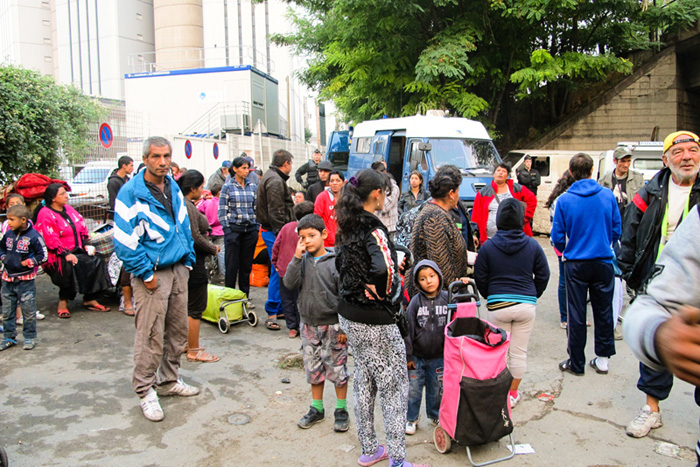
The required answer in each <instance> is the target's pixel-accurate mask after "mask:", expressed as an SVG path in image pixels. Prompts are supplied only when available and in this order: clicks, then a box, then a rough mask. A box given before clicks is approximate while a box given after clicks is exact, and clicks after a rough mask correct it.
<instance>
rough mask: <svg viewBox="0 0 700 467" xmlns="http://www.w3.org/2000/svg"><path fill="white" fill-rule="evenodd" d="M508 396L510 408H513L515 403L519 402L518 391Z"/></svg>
mask: <svg viewBox="0 0 700 467" xmlns="http://www.w3.org/2000/svg"><path fill="white" fill-rule="evenodd" d="M508 397H509V398H510V408H511V410H512V409H514V408H515V406H516V405H518V402H520V393H518V395H517V396H516V397H513V396H511V395H508Z"/></svg>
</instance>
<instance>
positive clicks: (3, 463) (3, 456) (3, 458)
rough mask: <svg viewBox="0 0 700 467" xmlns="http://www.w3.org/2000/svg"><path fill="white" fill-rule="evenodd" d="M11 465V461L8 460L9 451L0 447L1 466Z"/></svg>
mask: <svg viewBox="0 0 700 467" xmlns="http://www.w3.org/2000/svg"><path fill="white" fill-rule="evenodd" d="M8 465H10V461H9V460H7V452H5V448H0V467H7V466H8Z"/></svg>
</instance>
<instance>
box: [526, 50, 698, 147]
mask: <svg viewBox="0 0 700 467" xmlns="http://www.w3.org/2000/svg"><path fill="white" fill-rule="evenodd" d="M677 76H678V75H677V73H676V54H675V51H674V49H673V48H669V49H667V50H666V51H664V52H662V53H660V54H659V55H658V56H657V57H656V58H655V59H653V60H652V61H651V63H648V64H646V65H643V66H642V67H640V68H639V69H638V70H636V71H635V72H634V74H633V75H631V76H629V77H627V78H626V79H624V80H623V81H622V82H621V83H619V84H618V85H616V86H614V87H613V88H612V89H611V90H609V91H608V92H606V93H605V94H604V95H603V96H601V97H600V98H598V99H597V100H595V101H594V102H592V103H591V104H589V105H588V106H586V107H585V108H584V109H582V110H581V111H579V112H577V113H576V114H574V115H572V117H570V118H569V119H568V120H567V121H566V122H564V123H562V125H560V126H559V127H557V128H555V129H554V130H552V131H551V132H550V133H548V134H546V135H545V136H544V137H543V138H541V139H540V140H539V141H537V142H535V144H533V147H536V148H537V149H553V150H572V151H575V150H579V149H581V148H588V149H594V150H600V151H603V150H607V149H612V148H615V146H616V144H617V142H618V141H649V140H650V139H651V137H652V133H653V132H654V129H655V128H656V127H658V132H657V134H658V138H657V139H660V140H663V138H664V136H665V135H667V134H668V133H671V132H673V131H676V130H677V128H678V127H679V120H680V118H679V114H682V113H683V112H682V110H683V109H685V108H686V107H688V110H687V111H686V112H685V114H686V115H688V114H692V112H691V111H690V110H689V109H690V107H689V106H686V104H687V99H684V100H683V101H682V100H680V98H681V97H682V96H683V94H684V91H682V90H681V86H680V85H679V80H678V78H677ZM679 111H681V112H679ZM691 120H693V119H692V118H691V117H690V116H686V118H685V121H691Z"/></svg>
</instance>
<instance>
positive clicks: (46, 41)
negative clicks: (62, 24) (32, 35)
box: [44, 37, 51, 45]
mask: <svg viewBox="0 0 700 467" xmlns="http://www.w3.org/2000/svg"><path fill="white" fill-rule="evenodd" d="M44 44H48V45H51V38H50V37H44Z"/></svg>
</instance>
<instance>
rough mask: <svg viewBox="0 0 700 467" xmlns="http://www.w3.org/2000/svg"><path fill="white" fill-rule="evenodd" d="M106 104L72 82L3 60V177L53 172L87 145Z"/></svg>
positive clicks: (0, 88) (0, 97)
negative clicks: (63, 159) (58, 81)
mask: <svg viewBox="0 0 700 467" xmlns="http://www.w3.org/2000/svg"><path fill="white" fill-rule="evenodd" d="M102 112H103V110H102V107H101V106H100V105H99V104H98V103H97V102H96V101H94V100H93V99H92V98H90V97H88V96H85V95H84V94H82V93H81V91H79V90H78V89H76V88H75V87H72V86H61V85H57V84H56V83H55V82H54V80H53V78H51V77H48V76H41V75H40V74H39V73H37V72H34V71H30V70H26V69H23V68H18V67H15V66H10V65H3V66H0V181H2V182H5V181H8V180H12V179H15V178H18V177H19V176H21V175H22V174H25V173H29V172H38V173H43V174H46V175H55V174H56V173H57V169H58V166H59V164H60V160H61V153H63V154H64V155H65V156H66V157H67V158H68V159H69V160H72V159H73V158H75V157H78V156H82V155H84V154H85V153H86V152H87V150H88V145H89V140H88V134H89V131H90V128H91V125H94V124H96V123H97V121H98V119H99V117H100V115H101V114H102Z"/></svg>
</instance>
